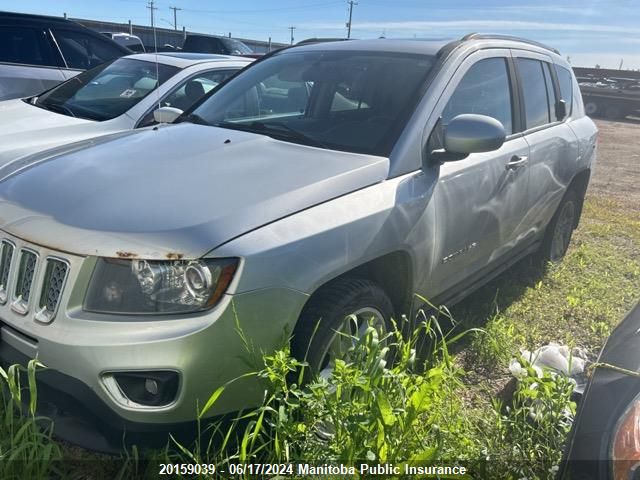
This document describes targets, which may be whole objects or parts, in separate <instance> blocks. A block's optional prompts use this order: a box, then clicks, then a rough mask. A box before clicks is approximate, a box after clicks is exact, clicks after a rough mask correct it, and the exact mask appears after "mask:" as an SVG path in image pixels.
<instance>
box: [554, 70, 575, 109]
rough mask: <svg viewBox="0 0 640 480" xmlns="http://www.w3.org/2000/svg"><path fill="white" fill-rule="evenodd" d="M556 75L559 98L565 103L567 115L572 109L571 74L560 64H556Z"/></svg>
mask: <svg viewBox="0 0 640 480" xmlns="http://www.w3.org/2000/svg"><path fill="white" fill-rule="evenodd" d="M556 75H557V76H558V83H559V84H560V98H561V99H562V100H564V101H565V103H566V104H567V116H569V115H571V110H572V109H573V75H572V73H571V72H570V71H569V70H568V69H566V68H564V67H561V66H560V65H556Z"/></svg>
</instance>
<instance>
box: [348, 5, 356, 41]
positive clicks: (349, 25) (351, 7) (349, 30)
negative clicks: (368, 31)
mask: <svg viewBox="0 0 640 480" xmlns="http://www.w3.org/2000/svg"><path fill="white" fill-rule="evenodd" d="M347 3H348V4H349V21H348V22H347V38H351V19H352V18H353V6H354V5H357V4H358V2H356V1H355V0H349V1H348V2H347Z"/></svg>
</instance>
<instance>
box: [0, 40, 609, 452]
mask: <svg viewBox="0 0 640 480" xmlns="http://www.w3.org/2000/svg"><path fill="white" fill-rule="evenodd" d="M596 136H597V131H596V127H595V126H594V124H593V122H592V121H591V120H590V119H589V118H588V117H586V116H585V114H584V110H583V105H582V100H581V97H580V92H579V90H578V85H577V83H576V80H575V77H574V75H573V73H572V71H571V68H570V67H569V65H568V64H567V63H566V62H565V61H564V60H563V59H562V57H561V56H560V55H559V54H558V52H556V51H555V50H552V49H550V48H547V47H545V46H543V45H539V44H536V43H533V42H528V41H524V40H519V39H516V38H509V37H500V36H488V35H477V34H474V35H468V36H466V37H464V38H463V39H461V40H459V41H454V42H450V43H444V42H432V41H419V40H384V39H381V40H371V41H368V40H363V41H345V42H334V43H321V44H308V45H304V46H300V47H293V48H288V49H285V50H281V51H279V52H276V53H275V54H272V55H270V56H268V57H266V58H264V59H262V60H259V61H257V62H256V63H255V64H253V65H252V66H250V67H249V68H247V69H245V70H244V71H242V72H241V73H240V74H239V75H237V76H236V77H235V78H233V79H232V80H231V81H229V82H228V83H226V84H224V85H222V86H221V87H219V88H218V89H217V90H216V91H215V93H214V94H213V95H212V96H209V97H208V98H206V99H204V100H203V101H202V102H201V103H200V104H199V105H196V106H195V107H194V108H193V109H192V110H191V111H190V112H187V114H185V115H184V116H183V117H181V119H180V120H179V121H178V122H177V123H176V124H172V125H163V126H159V127H150V128H146V129H142V130H138V131H132V132H126V133H119V134H116V135H113V136H109V137H103V138H101V139H94V140H89V141H86V142H85V143H76V144H73V145H70V146H67V147H59V148H57V149H54V150H50V151H47V152H45V153H40V154H37V155H34V156H31V157H28V158H23V159H20V160H16V161H14V162H13V163H10V164H8V165H5V166H3V167H2V168H0V179H1V180H0V229H1V230H2V232H1V233H2V237H1V241H2V249H1V252H0V303H1V304H2V305H1V306H0V325H1V328H2V330H1V332H2V334H1V335H2V336H1V342H0V358H1V359H2V362H3V363H5V364H6V363H10V362H14V361H22V362H24V361H26V360H27V359H28V358H33V357H36V356H37V357H38V358H39V360H40V361H41V362H43V363H44V364H45V365H47V366H48V367H49V369H48V370H46V371H43V372H42V373H41V375H40V380H41V390H40V391H41V395H40V396H39V401H40V406H41V410H42V411H43V413H46V414H47V415H50V416H52V417H53V418H54V419H55V420H56V431H57V433H58V434H59V435H61V436H63V437H66V438H68V439H70V440H71V441H75V442H81V443H84V444H85V445H89V446H92V447H93V448H105V447H104V445H105V444H104V443H100V442H102V440H96V439H95V438H94V437H95V436H94V434H96V435H97V432H102V433H103V434H104V432H112V431H116V432H117V431H122V430H126V431H127V432H128V434H129V435H135V434H137V433H140V432H149V431H155V430H160V431H167V430H174V431H175V430H179V429H180V428H182V427H185V426H188V425H190V424H191V422H192V421H193V420H194V418H195V416H196V408H197V405H198V404H199V405H200V406H202V405H203V404H204V403H205V402H206V401H207V399H208V398H209V396H210V394H211V393H212V392H213V391H214V390H215V389H216V388H217V387H219V386H220V385H223V384H225V383H226V382H228V381H230V380H232V379H234V378H237V377H239V376H240V375H242V374H244V373H246V372H248V371H251V370H252V369H253V368H254V367H253V365H254V361H255V359H256V357H259V356H260V354H261V353H263V352H269V351H272V350H273V349H275V348H277V347H279V346H282V345H283V344H284V342H286V341H288V340H289V338H291V339H292V340H291V341H292V349H293V352H294V353H295V354H296V355H299V356H304V354H305V352H307V349H308V359H309V361H310V364H311V365H312V367H313V368H314V369H315V370H316V371H319V372H320V373H326V372H330V369H331V367H332V364H333V360H334V359H335V358H336V356H337V355H339V350H340V349H339V343H340V342H338V341H337V340H336V336H337V333H336V332H338V331H341V330H343V329H345V328H350V327H347V326H346V325H345V317H346V316H347V315H349V314H356V316H357V317H358V318H360V319H361V321H362V322H364V321H365V319H368V318H369V319H370V318H373V319H375V321H376V322H377V324H378V325H380V326H381V327H384V326H385V325H386V324H387V322H388V321H389V319H390V318H391V317H392V316H394V315H399V314H401V313H409V312H410V309H411V301H412V298H413V294H414V293H419V294H421V295H423V296H426V297H428V298H429V299H431V300H432V301H433V302H436V303H452V302H455V301H457V300H458V299H460V298H462V297H463V296H464V295H466V294H468V293H469V292H470V291H472V290H473V289H475V288H477V287H478V286H480V285H481V284H482V283H484V282H486V281H487V280H488V279H490V278H492V277H494V276H495V275H497V274H498V273H500V272H501V271H504V270H505V269H506V268H507V267H508V266H509V265H511V264H513V263H514V262H516V261H518V260H519V259H521V258H523V257H525V256H527V255H530V254H533V253H538V254H539V255H540V256H541V257H543V258H545V259H547V260H551V261H558V260H560V259H561V258H562V256H563V255H564V253H565V251H566V250H567V247H568V245H569V241H570V238H571V233H572V231H573V230H574V228H576V226H577V225H578V220H579V217H580V212H581V208H582V202H583V198H584V195H585V191H586V189H587V184H588V182H589V176H590V172H591V169H592V167H593V164H594V161H595V156H596ZM318 322H319V325H318V330H317V332H316V333H315V335H312V332H313V330H314V328H315V327H316V325H317V324H318ZM239 329H241V330H242V332H243V333H244V337H242V336H241V335H240V334H239ZM243 338H244V340H246V343H248V344H249V347H250V348H247V345H246V344H245V342H244V341H243ZM262 395H263V392H262V386H261V385H260V384H259V383H258V382H257V381H255V380H252V379H243V380H242V381H238V382H235V383H232V384H231V385H230V386H229V387H228V389H227V390H226V391H225V393H224V395H223V396H222V397H221V398H220V400H219V401H218V402H217V403H216V405H215V408H214V409H212V410H211V411H210V412H209V413H210V415H217V414H223V413H225V412H230V411H236V410H238V409H240V408H243V407H249V406H252V405H256V404H258V403H259V402H260V401H261V398H262ZM81 427H83V428H84V430H82V429H81ZM81 430H82V431H83V432H85V433H87V432H88V433H91V435H85V436H83V435H81V434H80V433H78V432H79V431H81ZM104 435H105V436H107V437H108V435H107V434H104ZM108 438H112V437H108ZM114 438H115V439H116V443H117V442H120V440H121V438H122V437H121V436H118V435H117V434H115V437H114Z"/></svg>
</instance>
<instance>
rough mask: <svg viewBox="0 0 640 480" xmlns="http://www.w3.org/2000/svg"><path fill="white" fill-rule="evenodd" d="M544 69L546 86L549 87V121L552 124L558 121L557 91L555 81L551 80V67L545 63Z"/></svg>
mask: <svg viewBox="0 0 640 480" xmlns="http://www.w3.org/2000/svg"><path fill="white" fill-rule="evenodd" d="M542 69H543V70H544V84H545V85H546V87H547V106H548V109H549V119H550V120H551V121H552V122H555V121H556V120H557V118H556V101H557V100H556V91H555V88H554V86H553V79H552V78H551V65H549V64H548V63H546V62H544V63H543V67H542Z"/></svg>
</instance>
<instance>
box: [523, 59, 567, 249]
mask: <svg viewBox="0 0 640 480" xmlns="http://www.w3.org/2000/svg"><path fill="white" fill-rule="evenodd" d="M512 53H513V58H514V63H515V67H516V71H517V75H518V78H519V84H520V98H521V102H522V105H523V109H522V110H523V118H522V122H523V124H524V138H525V140H526V141H527V143H528V144H529V146H530V148H531V151H530V155H529V172H530V173H529V175H530V184H529V200H528V204H529V208H528V212H527V218H526V223H527V225H528V226H529V228H530V229H531V231H532V232H533V233H534V234H535V235H536V236H539V235H541V234H542V233H543V232H544V229H545V227H546V226H547V224H548V223H549V221H550V219H551V217H552V216H553V214H554V212H555V210H556V208H557V207H558V204H559V203H560V200H561V199H562V196H563V194H564V191H565V188H566V186H567V185H568V183H569V182H570V181H571V178H572V177H573V174H574V173H575V171H576V161H577V157H578V143H577V138H576V136H575V134H574V133H573V131H572V130H571V128H569V126H568V124H567V122H566V116H565V117H564V118H559V116H558V114H557V113H558V110H557V108H558V107H557V104H558V101H559V100H561V98H562V95H561V92H560V88H559V83H558V80H557V76H556V71H555V68H554V64H553V63H552V61H551V58H549V57H548V56H546V55H541V54H537V53H533V52H528V51H524V50H513V51H512ZM569 107H570V105H569Z"/></svg>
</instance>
